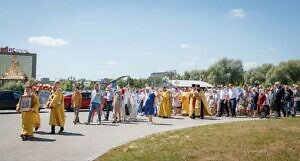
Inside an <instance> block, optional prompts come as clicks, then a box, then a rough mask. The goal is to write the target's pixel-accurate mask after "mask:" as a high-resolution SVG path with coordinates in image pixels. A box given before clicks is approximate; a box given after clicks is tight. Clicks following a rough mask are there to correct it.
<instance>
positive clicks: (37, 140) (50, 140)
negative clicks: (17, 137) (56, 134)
mask: <svg viewBox="0 0 300 161" xmlns="http://www.w3.org/2000/svg"><path fill="white" fill-rule="evenodd" d="M26 141H36V142H54V141H56V139H47V138H39V137H33V138H30V139H28V140H26Z"/></svg>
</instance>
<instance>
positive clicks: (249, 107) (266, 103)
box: [17, 81, 300, 140]
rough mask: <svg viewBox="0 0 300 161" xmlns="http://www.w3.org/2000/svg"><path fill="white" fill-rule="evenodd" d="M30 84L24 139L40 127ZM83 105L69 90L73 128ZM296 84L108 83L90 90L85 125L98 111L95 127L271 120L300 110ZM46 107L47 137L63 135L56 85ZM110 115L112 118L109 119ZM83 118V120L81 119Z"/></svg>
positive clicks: (61, 106)
mask: <svg viewBox="0 0 300 161" xmlns="http://www.w3.org/2000/svg"><path fill="white" fill-rule="evenodd" d="M32 87H33V85H31V83H30V82H27V83H26V84H25V92H24V96H32V100H31V103H30V108H29V109H30V110H22V109H21V108H20V102H21V99H22V97H21V99H20V101H19V104H18V105H17V111H18V112H21V113H22V132H21V138H22V139H23V140H26V139H28V138H31V137H33V133H34V132H33V130H35V131H37V130H38V129H39V127H40V116H39V100H38V98H37V96H36V94H35V92H34V90H33V88H32ZM81 104H82V96H81V93H80V89H79V86H77V85H76V84H75V85H74V86H73V93H72V101H71V106H72V108H73V109H74V114H75V117H74V120H73V123H74V125H76V124H78V123H80V119H79V111H80V106H81ZM299 106H300V90H299V86H293V87H290V86H288V85H286V86H284V87H283V86H282V85H280V83H279V82H276V83H275V84H274V86H273V87H268V88H264V87H263V86H262V85H261V86H256V87H248V86H244V87H235V86H234V85H233V84H229V85H228V86H218V87H216V88H210V89H207V88H203V87H200V85H196V84H193V85H192V86H191V87H176V88H174V89H173V88H169V89H168V88H167V87H163V88H153V87H152V88H150V87H146V88H142V89H137V88H131V87H130V86H129V85H128V86H126V87H125V88H122V89H121V88H119V87H117V88H112V87H111V86H110V85H108V86H107V87H106V88H105V90H103V91H102V90H101V89H100V85H99V84H98V83H96V84H95V86H94V89H93V90H92V92H91V101H90V107H89V113H88V117H87V118H86V119H87V121H86V122H85V124H87V125H89V124H91V123H92V122H93V119H94V116H95V115H96V113H97V116H98V117H97V124H99V125H101V122H102V121H112V123H120V122H128V121H136V120H137V116H138V115H142V116H146V117H148V121H149V124H153V117H162V118H170V117H172V115H174V116H176V115H180V116H183V117H185V116H186V117H190V118H191V119H196V118H201V119H203V118H204V116H216V117H222V116H223V115H224V112H225V111H226V114H225V116H227V117H229V116H231V117H237V115H245V116H250V117H264V118H271V117H272V116H274V117H275V118H277V117H281V115H282V114H283V116H284V117H286V116H295V115H296V113H297V111H298V110H300V107H299ZM47 108H49V109H50V120H49V125H50V127H51V131H50V132H49V134H55V127H56V126H59V127H60V130H59V132H58V133H62V132H63V131H64V124H65V112H64V97H63V94H62V90H61V88H60V82H59V81H57V82H55V83H54V86H53V90H52V92H51V96H50V98H49V100H48V103H47ZM111 113H112V120H109V119H110V118H111V117H110V114H111ZM102 116H104V119H103V120H102ZM81 119H82V118H81Z"/></svg>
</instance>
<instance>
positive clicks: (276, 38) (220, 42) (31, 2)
mask: <svg viewBox="0 0 300 161" xmlns="http://www.w3.org/2000/svg"><path fill="white" fill-rule="evenodd" d="M299 17H300V0H286V1H284V0H248V1H241V0H206V1H204V0H180V1H179V0H178V1H176V0H172V1H171V0H165V1H164V0H135V1H134V0H120V1H117V0H115V1H114V0H113V1H111V0H107V1H101V0H99V1H98V0H89V1H84V0H80V1H79V0H72V1H71V0H68V1H67V0H65V1H62V0H51V1H48V0H40V1H38V0H27V1H21V0H20V1H17V0H4V1H1V10H0V46H2V47H3V46H9V47H13V48H20V49H26V50H29V51H31V52H35V53H37V54H38V62H37V76H38V78H40V77H50V78H52V79H55V78H67V77H68V76H74V77H75V78H87V79H99V78H104V77H109V78H115V77H118V76H121V75H130V76H132V77H136V78H140V77H142V78H146V77H147V76H149V74H150V73H151V72H159V71H165V70H177V71H178V72H179V73H183V72H184V71H186V70H192V69H207V68H208V67H209V66H210V65H211V64H213V63H214V62H215V61H216V60H218V59H220V58H222V57H228V58H233V59H240V60H242V61H243V63H244V66H245V69H249V68H251V67H255V66H257V65H260V64H262V63H274V64H277V63H278V62H280V61H285V60H289V59H299V58H300V53H299V51H300V33H299V29H300V18H299Z"/></svg>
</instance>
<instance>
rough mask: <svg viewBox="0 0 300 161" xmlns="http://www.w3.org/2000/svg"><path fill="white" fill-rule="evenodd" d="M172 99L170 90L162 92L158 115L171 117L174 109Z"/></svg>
mask: <svg viewBox="0 0 300 161" xmlns="http://www.w3.org/2000/svg"><path fill="white" fill-rule="evenodd" d="M170 101H171V99H170V93H169V92H168V91H165V92H162V93H161V102H160V106H159V113H158V116H160V117H171V113H172V109H171V102H170Z"/></svg>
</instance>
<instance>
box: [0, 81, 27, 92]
mask: <svg viewBox="0 0 300 161" xmlns="http://www.w3.org/2000/svg"><path fill="white" fill-rule="evenodd" d="M1 89H2V90H14V91H19V92H24V84H23V83H22V82H21V81H17V82H16V81H10V82H8V83H5V84H4V85H3V86H2V87H1Z"/></svg>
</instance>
